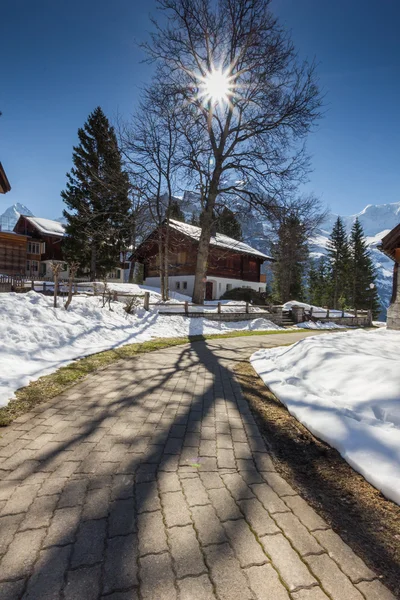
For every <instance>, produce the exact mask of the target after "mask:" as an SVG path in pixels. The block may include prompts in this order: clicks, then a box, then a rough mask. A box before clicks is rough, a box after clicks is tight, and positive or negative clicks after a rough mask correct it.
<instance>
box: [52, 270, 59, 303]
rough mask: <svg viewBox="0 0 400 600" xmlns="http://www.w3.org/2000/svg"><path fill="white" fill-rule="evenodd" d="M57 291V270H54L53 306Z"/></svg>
mask: <svg viewBox="0 0 400 600" xmlns="http://www.w3.org/2000/svg"><path fill="white" fill-rule="evenodd" d="M57 293H58V271H54V302H53V306H54V308H57Z"/></svg>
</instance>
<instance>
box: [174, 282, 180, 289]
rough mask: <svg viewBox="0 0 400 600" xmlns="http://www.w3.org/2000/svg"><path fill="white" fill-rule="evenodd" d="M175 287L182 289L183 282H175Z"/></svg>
mask: <svg viewBox="0 0 400 600" xmlns="http://www.w3.org/2000/svg"><path fill="white" fill-rule="evenodd" d="M175 289H177V290H180V289H181V282H180V281H177V282H176V283H175Z"/></svg>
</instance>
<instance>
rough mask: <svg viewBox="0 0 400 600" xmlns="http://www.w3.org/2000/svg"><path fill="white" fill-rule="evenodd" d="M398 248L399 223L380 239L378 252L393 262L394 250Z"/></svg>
mask: <svg viewBox="0 0 400 600" xmlns="http://www.w3.org/2000/svg"><path fill="white" fill-rule="evenodd" d="M398 248H400V223H399V224H398V225H396V227H394V228H393V229H392V230H391V231H389V233H387V234H386V235H385V237H383V238H382V243H381V244H380V245H379V246H378V250H380V251H381V252H383V253H384V254H386V255H387V256H389V258H392V259H393V260H394V257H395V251H396V249H398Z"/></svg>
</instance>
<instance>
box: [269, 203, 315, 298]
mask: <svg viewBox="0 0 400 600" xmlns="http://www.w3.org/2000/svg"><path fill="white" fill-rule="evenodd" d="M272 256H273V258H275V262H274V265H273V272H274V281H273V297H274V300H276V301H278V302H282V303H283V302H288V301H289V300H299V301H301V300H304V274H305V268H306V265H307V262H308V257H309V250H308V244H307V235H306V227H305V226H304V224H303V223H302V222H301V220H300V218H299V217H298V216H297V215H296V214H294V213H288V214H287V215H285V217H284V218H283V219H282V220H281V223H280V225H279V228H278V230H277V240H276V242H275V243H274V244H273V246H272Z"/></svg>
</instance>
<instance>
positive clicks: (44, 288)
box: [43, 281, 46, 294]
mask: <svg viewBox="0 0 400 600" xmlns="http://www.w3.org/2000/svg"><path fill="white" fill-rule="evenodd" d="M45 293H46V282H45V281H43V294H45Z"/></svg>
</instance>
